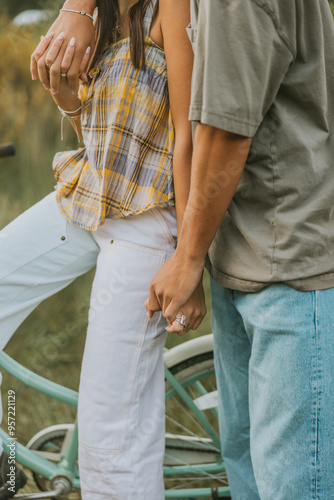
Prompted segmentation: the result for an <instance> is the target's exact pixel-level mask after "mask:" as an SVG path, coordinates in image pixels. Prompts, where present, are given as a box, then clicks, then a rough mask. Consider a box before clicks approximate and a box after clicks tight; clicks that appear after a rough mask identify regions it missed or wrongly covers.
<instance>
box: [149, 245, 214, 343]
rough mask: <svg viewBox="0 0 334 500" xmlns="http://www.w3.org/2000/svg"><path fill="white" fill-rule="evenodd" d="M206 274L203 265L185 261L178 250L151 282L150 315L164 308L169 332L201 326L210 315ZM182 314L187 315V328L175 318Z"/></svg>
mask: <svg viewBox="0 0 334 500" xmlns="http://www.w3.org/2000/svg"><path fill="white" fill-rule="evenodd" d="M202 275H203V265H202V264H199V263H188V264H185V262H184V259H180V258H179V256H178V254H177V251H176V252H175V254H174V255H173V256H172V257H171V258H170V259H169V260H168V261H167V262H166V263H165V264H164V265H163V266H162V267H161V268H160V269H159V271H158V272H157V273H156V274H155V276H154V278H153V280H152V282H151V287H150V295H149V298H148V299H147V300H146V302H145V307H146V310H147V313H148V316H149V318H151V317H152V316H153V314H154V312H155V311H162V313H163V315H164V316H165V318H166V319H167V321H168V323H169V326H168V327H167V331H169V332H175V333H177V334H178V335H183V334H184V333H186V332H188V331H189V330H195V329H196V328H198V326H199V325H200V324H201V322H202V320H203V318H204V316H205V314H206V306H205V298H204V290H203V286H202ZM182 315H184V316H185V317H186V320H185V322H186V325H187V326H185V327H183V325H182V324H181V323H180V322H179V321H177V320H176V319H175V318H176V316H182Z"/></svg>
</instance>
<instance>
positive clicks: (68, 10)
mask: <svg viewBox="0 0 334 500" xmlns="http://www.w3.org/2000/svg"><path fill="white" fill-rule="evenodd" d="M62 11H64V12H74V13H75V14H82V15H83V16H88V17H90V18H91V20H92V21H94V17H93V16H91V15H90V14H88V13H87V12H85V11H84V10H72V9H60V11H59V12H62Z"/></svg>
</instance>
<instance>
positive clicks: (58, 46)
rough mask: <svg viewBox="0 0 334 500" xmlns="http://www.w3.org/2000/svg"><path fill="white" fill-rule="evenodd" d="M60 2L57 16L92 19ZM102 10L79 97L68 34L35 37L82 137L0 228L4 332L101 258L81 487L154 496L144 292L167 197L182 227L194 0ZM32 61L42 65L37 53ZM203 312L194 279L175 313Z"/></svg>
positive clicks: (82, 403) (90, 339) (155, 392)
mask: <svg viewBox="0 0 334 500" xmlns="http://www.w3.org/2000/svg"><path fill="white" fill-rule="evenodd" d="M67 7H68V9H67ZM65 8H66V9H67V10H63V11H62V16H63V19H65V17H64V16H68V17H69V19H70V18H71V22H73V19H74V18H75V19H76V22H77V23H80V22H81V21H84V22H85V23H86V22H87V19H86V18H88V19H89V20H90V21H91V19H90V17H89V16H87V15H85V14H84V15H82V13H81V12H80V11H79V12H78V11H77V9H75V6H74V4H72V5H71V6H68V5H66V7H65ZM80 10H81V9H80ZM98 10H99V14H98V16H99V17H98V42H97V47H96V50H95V51H94V57H93V65H92V69H91V70H90V72H89V74H88V78H87V83H86V84H85V85H84V86H83V88H82V90H81V99H79V98H78V96H77V93H76V92H73V91H72V90H73V86H72V87H71V85H73V81H72V80H71V81H69V78H68V73H69V72H70V70H71V64H72V60H73V57H74V53H75V48H76V40H75V38H74V37H72V38H71V41H70V43H69V44H68V45H66V47H63V45H64V34H63V33H62V34H60V35H58V36H57V33H54V34H51V35H50V34H48V35H47V36H46V38H45V39H44V40H43V42H42V43H43V44H44V47H46V46H47V45H48V44H50V48H49V51H48V54H47V56H46V64H47V66H46V67H47V73H48V75H49V76H48V78H49V80H48V82H49V83H48V85H46V86H48V87H49V88H50V90H51V94H52V96H53V98H54V100H55V102H56V104H57V105H58V107H59V109H60V110H61V113H62V114H63V117H64V116H65V117H66V118H68V119H69V121H70V122H71V123H72V125H73V127H74V129H75V130H76V132H77V134H78V136H79V137H82V138H83V142H84V146H85V147H84V148H81V149H79V150H77V151H70V152H63V153H58V154H57V155H56V157H55V160H54V165H53V166H54V171H55V176H56V180H57V187H56V192H55V193H52V194H51V195H49V196H48V197H47V198H45V199H44V200H42V202H40V203H39V204H37V205H35V206H34V207H33V208H32V209H30V210H28V211H27V212H26V213H25V214H23V215H22V216H21V217H19V218H18V219H17V220H15V221H14V222H13V223H12V224H10V225H9V226H7V228H5V229H4V230H3V232H2V235H3V237H2V238H1V239H0V241H1V246H0V261H1V270H0V271H3V273H2V280H1V282H0V284H1V285H2V286H0V289H1V292H0V294H1V298H0V300H1V303H0V321H2V323H1V331H4V332H5V334H4V335H3V346H4V345H5V343H6V341H7V340H8V339H9V338H10V336H11V335H12V333H13V331H14V330H15V329H16V327H17V326H18V325H19V323H20V322H21V321H22V320H23V319H24V317H25V316H26V315H27V314H28V313H29V312H30V311H31V310H32V309H33V308H34V307H35V306H36V305H37V304H38V303H39V302H40V301H41V300H43V298H45V297H47V296H49V295H51V294H52V293H55V292H56V291H57V290H59V289H61V288H63V287H64V286H66V285H67V284H68V283H69V282H70V281H72V280H73V279H74V278H75V277H76V276H78V275H80V274H83V273H84V272H86V271H87V270H88V269H90V268H91V267H92V266H93V265H94V262H95V261H96V258H97V270H96V275H95V279H94V283H93V288H92V294H91V306H90V312H89V326H88V332H87V340H86V346H85V352H84V358H83V364H82V371H81V379H80V388H79V408H78V419H79V468H80V477H81V484H82V498H83V499H84V500H100V499H101V500H102V499H106V498H108V499H110V498H112V499H122V500H123V499H128V498H133V499H138V500H161V499H163V498H164V487H163V476H162V461H163V454H164V374H163V362H162V350H163V345H164V341H165V338H166V335H167V332H166V331H165V328H166V326H167V323H166V320H165V319H164V318H163V317H162V315H161V314H159V315H157V314H156V315H154V316H153V318H152V319H151V320H149V319H148V317H147V314H146V311H145V307H144V301H145V299H146V298H147V296H148V291H149V286H150V281H151V279H152V277H153V276H154V274H155V272H156V271H157V270H158V268H159V267H160V266H161V265H162V264H163V263H164V262H165V261H166V260H167V259H168V258H169V257H170V256H171V255H172V254H173V252H174V249H175V241H176V229H177V227H176V218H175V208H174V204H176V214H177V225H178V227H181V224H182V217H183V212H184V210H185V206H186V203H187V197H188V192H189V183H190V181H189V179H190V164H191V153H192V149H191V130H190V124H189V122H188V117H187V115H188V106H189V100H190V78H191V69H192V50H191V46H190V43H189V41H188V38H187V35H186V31H185V28H186V25H187V24H188V22H189V17H190V15H189V0H182V1H181V0H177V1H176V0H173V1H171V0H160V4H159V5H158V3H157V0H139V1H137V2H134V1H130V0H118V2H117V1H115V0H114V1H111V0H109V1H108V0H103V1H99V2H98ZM60 54H61V78H60V85H59V91H58V92H57V89H54V88H53V86H52V82H53V80H54V78H55V76H57V71H58V69H57V68H59V64H58V66H57V62H56V61H57V58H58V59H59V57H60ZM89 56H90V54H89V50H88V51H86V53H85V56H84V58H83V61H82V67H84V66H85V64H86V62H87V60H88V58H89ZM43 65H44V67H43ZM39 71H40V76H41V79H43V78H45V61H44V60H43V59H42V63H39ZM78 74H79V72H78ZM78 74H77V80H78ZM167 76H168V83H167ZM70 84H71V85H70ZM172 163H173V172H172ZM173 180H174V184H173ZM23 238H25V240H26V241H27V243H26V244H25V245H23V244H22V242H23ZM16 242H17V243H18V244H17V245H15V243H16ZM23 247H24V250H25V252H24V255H23V252H22V251H21V250H20V248H23ZM27 248H28V252H27V251H26V249H27ZM2 256H4V259H2ZM11 292H13V293H12V295H10V293H11ZM8 296H9V299H8ZM23 299H24V300H23ZM9 302H10V303H9ZM8 311H9V312H8ZM204 314H205V305H204V297H203V290H202V287H201V286H199V287H198V289H197V290H196V292H195V294H194V297H193V304H192V306H191V307H190V308H189V309H188V310H187V311H180V314H179V316H180V317H179V318H178V320H177V321H175V322H174V323H175V325H174V323H173V325H174V327H175V329H177V328H176V325H177V324H179V326H181V329H184V331H187V330H189V329H190V328H196V327H197V326H198V324H199V323H200V321H201V319H202V317H203V316H204ZM182 316H185V317H186V322H187V325H185V326H183V325H180V323H178V322H180V321H181V323H184V321H183V318H182ZM170 329H171V328H170Z"/></svg>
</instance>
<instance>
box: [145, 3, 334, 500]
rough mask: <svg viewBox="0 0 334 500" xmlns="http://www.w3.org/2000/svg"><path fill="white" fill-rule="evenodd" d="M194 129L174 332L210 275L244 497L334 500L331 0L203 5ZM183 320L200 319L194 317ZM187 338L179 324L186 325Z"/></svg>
mask: <svg viewBox="0 0 334 500" xmlns="http://www.w3.org/2000/svg"><path fill="white" fill-rule="evenodd" d="M189 35H190V37H191V40H192V42H193V48H194V52H195V63H194V71H193V81H192V102H191V107H190V119H191V120H193V122H194V123H198V125H197V128H196V132H195V142H194V156H193V170H192V180H191V192H190V197H189V202H188V206H187V209H186V214H185V218H184V222H183V225H182V229H181V233H180V235H179V241H178V248H177V250H176V252H175V254H174V256H173V257H172V258H171V259H170V260H169V261H168V262H167V263H166V264H165V265H164V266H163V267H162V268H161V269H160V270H159V272H158V273H157V274H156V276H155V278H154V280H153V282H152V285H151V291H150V297H149V300H148V302H147V304H146V305H147V308H148V309H149V310H151V311H154V310H158V309H160V308H161V309H162V310H163V312H164V315H165V316H166V318H167V320H168V321H169V323H173V325H176V324H177V322H175V318H176V316H177V315H179V314H180V311H181V312H182V311H183V309H187V311H189V310H190V309H189V298H190V296H191V294H192V292H193V290H194V289H195V287H196V285H197V283H198V282H199V280H200V278H201V275H202V271H203V266H204V261H205V256H206V254H207V252H208V257H207V260H206V263H207V268H208V269H209V271H210V274H211V285H212V307H213V328H214V338H215V363H216V370H217V380H218V389H219V415H220V430H221V439H222V454H223V458H224V460H225V463H226V468H227V472H228V476H229V481H230V485H231V492H232V498H233V500H258V499H259V498H260V499H261V500H274V499H275V500H306V499H311V498H313V499H321V500H329V499H332V498H334V470H333V469H334V425H333V424H334V422H333V420H334V411H333V410H334V383H333V382H334V307H333V304H334V289H333V285H334V258H333V251H334V209H333V200H334V168H333V167H334V165H333V163H334V138H333V130H334V67H333V58H334V56H333V46H334V27H333V20H332V17H331V13H330V9H329V6H328V1H327V0H317V1H314V0H280V1H277V0H192V23H191V27H190V28H189ZM187 316H188V317H187V322H189V320H190V321H191V318H190V316H191V313H190V315H189V313H187ZM180 328H181V326H180Z"/></svg>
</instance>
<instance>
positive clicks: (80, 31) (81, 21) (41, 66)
mask: <svg viewBox="0 0 334 500" xmlns="http://www.w3.org/2000/svg"><path fill="white" fill-rule="evenodd" d="M90 3H91V4H92V5H93V6H94V5H95V2H93V1H91V2H90ZM65 5H66V4H65ZM87 5H88V4H87ZM69 8H71V9H74V10H81V9H79V8H78V7H75V5H74V4H73V5H72V4H71V6H69ZM92 10H93V8H91V9H90V10H88V8H87V7H86V11H87V12H88V13H89V14H91V13H92ZM59 36H60V38H59ZM73 39H74V41H75V50H74V52H73V57H72V59H71V61H70V65H68V63H69V60H68V57H67V59H66V55H67V56H68V51H67V49H68V47H69V45H70V42H71V41H72V43H73ZM94 46H95V27H94V24H93V21H92V19H91V18H90V17H88V16H84V15H80V14H76V13H73V12H60V14H59V16H58V17H57V19H56V21H55V22H54V23H53V25H52V26H51V28H50V29H49V31H48V33H47V35H46V36H45V37H44V38H42V40H41V42H40V43H39V44H38V46H37V47H36V50H35V51H34V53H33V54H32V56H31V65H30V69H31V76H32V79H33V80H37V79H38V78H39V79H40V80H41V82H42V83H43V85H44V86H45V88H47V89H48V90H51V92H52V93H53V94H57V93H58V92H59V86H60V80H61V73H67V79H68V83H69V86H70V88H71V90H72V92H73V93H77V91H78V80H79V77H80V78H81V79H82V80H83V81H87V75H86V73H85V71H86V70H87V57H85V56H86V50H87V49H88V47H90V48H91V53H92V52H93V48H94ZM66 51H67V54H66ZM64 58H65V59H64ZM48 69H49V71H48Z"/></svg>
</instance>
